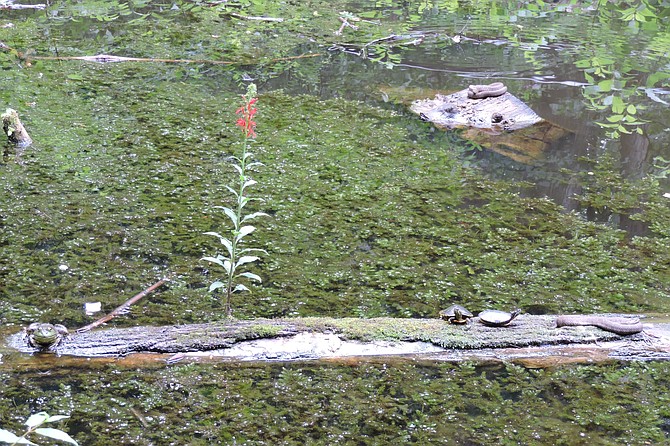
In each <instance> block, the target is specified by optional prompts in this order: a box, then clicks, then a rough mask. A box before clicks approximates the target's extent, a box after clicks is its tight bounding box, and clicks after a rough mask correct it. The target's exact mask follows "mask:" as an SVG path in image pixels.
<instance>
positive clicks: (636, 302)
mask: <svg viewBox="0 0 670 446" xmlns="http://www.w3.org/2000/svg"><path fill="white" fill-rule="evenodd" d="M109 69H110V70H114V71H117V73H118V76H120V77H123V73H125V72H126V70H133V69H132V67H130V66H129V65H126V66H117V67H111V68H109ZM89 74H90V75H91V79H90V80H89V81H88V82H90V83H92V84H93V83H94V82H95V79H96V72H95V71H94V70H93V71H91V72H90V73H89ZM105 76H109V74H106V75H105ZM96 88H97V89H98V94H97V96H93V97H87V98H85V99H82V98H79V97H78V96H77V95H70V94H69V93H68V91H70V90H69V89H67V88H66V89H65V91H64V92H58V91H46V88H45V89H43V91H41V92H40V94H43V96H42V99H41V100H42V101H44V102H47V101H48V102H49V105H50V106H51V105H52V106H54V107H55V103H56V102H57V101H63V102H64V104H63V105H59V107H63V106H65V107H67V108H68V109H69V110H72V109H75V108H78V107H79V108H81V107H84V108H85V109H89V110H91V111H90V113H91V114H90V116H94V117H95V118H94V119H92V120H91V119H90V118H86V120H85V121H84V120H83V119H84V117H83V116H84V115H81V114H79V115H77V116H76V117H75V116H73V115H72V116H69V117H68V115H65V117H64V119H71V120H72V121H73V122H74V123H79V124H78V125H75V126H74V128H73V127H72V125H70V126H68V127H66V128H63V125H62V124H61V122H62V121H61V120H59V121H58V122H55V121H52V122H51V123H50V124H49V127H48V129H47V128H45V127H42V126H35V127H34V128H33V129H31V131H32V134H33V138H34V139H35V140H36V141H37V142H36V144H35V145H34V147H32V148H30V149H29V150H28V151H26V152H25V153H24V154H22V155H18V154H17V155H15V156H11V157H9V158H6V160H5V163H4V164H3V165H2V166H1V168H2V169H1V171H0V175H2V184H3V187H4V193H3V194H2V196H1V198H0V200H2V204H1V207H2V209H3V219H2V224H3V231H2V235H1V236H0V237H2V245H3V248H4V249H3V250H2V253H1V254H0V255H1V256H2V258H3V262H2V266H1V267H0V271H1V274H2V276H3V278H4V285H3V286H2V289H1V292H2V294H3V303H2V305H3V307H2V317H3V318H4V321H5V322H24V323H25V322H27V321H28V320H27V318H26V317H25V316H22V315H21V312H20V311H19V309H20V308H21V305H23V304H22V303H21V302H22V301H23V300H24V299H25V296H28V295H29V296H31V304H32V305H35V306H37V307H39V308H41V309H42V311H44V314H43V318H44V319H45V320H53V321H65V322H66V323H68V324H69V325H71V326H77V325H84V323H85V322H86V321H84V320H83V319H82V316H81V315H80V312H79V309H80V308H81V306H82V305H83V302H85V301H91V300H94V299H95V300H103V301H104V302H108V304H106V305H108V307H106V308H112V307H113V306H116V305H119V304H120V303H121V302H122V301H123V300H125V299H127V298H128V297H129V296H130V295H132V294H134V293H135V292H137V291H139V290H141V289H143V288H144V287H145V286H146V284H147V283H153V281H155V278H156V277H157V276H164V275H170V274H172V275H176V279H175V281H174V282H173V284H172V285H171V287H170V289H169V290H166V291H163V292H161V293H160V294H159V295H156V296H152V298H151V299H149V300H147V301H146V302H145V303H144V304H143V305H144V310H142V311H138V313H137V314H135V315H133V318H132V321H128V322H127V323H130V324H133V325H136V324H142V323H151V322H153V323H155V322H157V321H164V322H166V323H174V322H192V321H199V320H203V319H204V320H212V319H213V318H216V317H217V316H216V315H213V314H212V311H211V308H212V306H214V308H215V312H217V313H221V310H218V309H217V308H218V307H217V304H216V302H214V301H213V300H212V298H211V297H210V296H208V295H207V293H206V286H207V284H208V283H210V282H211V278H210V277H209V274H208V271H207V270H205V269H203V268H202V265H200V264H198V261H197V259H199V258H200V257H201V256H202V255H203V253H205V252H207V251H208V250H209V247H210V245H211V240H208V239H207V237H206V236H202V233H204V232H207V231H211V230H216V229H217V228H218V227H219V225H220V224H221V222H220V221H215V220H216V219H218V218H219V217H220V216H219V215H217V214H214V213H212V214H210V213H208V212H207V211H206V210H207V209H210V208H212V206H216V205H221V204H224V203H221V202H220V197H222V196H224V195H225V190H224V188H225V184H226V182H225V181H224V179H223V178H224V175H223V172H224V171H225V172H228V171H229V170H230V169H229V167H230V166H228V165H226V163H227V161H226V158H227V157H228V156H229V155H230V154H232V152H233V147H235V144H238V142H237V140H236V138H235V135H234V133H233V132H234V130H233V129H232V128H230V127H232V126H231V123H232V120H233V116H227V115H225V113H224V112H223V111H222V110H230V109H233V108H234V105H233V104H234V103H235V101H236V97H235V95H231V97H229V96H228V93H224V92H222V91H219V90H214V89H213V90H209V91H204V92H203V91H201V89H200V87H197V88H195V87H193V88H192V87H191V86H189V85H188V84H182V83H179V82H177V83H174V82H168V81H165V82H158V83H155V84H153V85H151V86H149V85H147V86H146V88H142V89H138V88H137V87H136V86H134V85H132V84H120V85H116V86H115V88H116V89H121V91H115V94H121V95H124V96H127V97H128V98H129V99H128V100H127V101H124V102H113V103H110V102H109V101H108V96H107V95H106V94H103V93H104V91H111V90H109V87H96ZM124 90H125V91H124ZM177 91H179V93H180V94H177ZM212 95H214V96H218V97H217V101H216V106H213V105H214V104H212V103H211V101H210V100H209V99H208V98H210V97H211V96H212ZM181 98H188V101H185V100H184V99H181ZM262 100H263V102H264V105H265V106H266V108H265V109H264V110H263V114H262V115H259V116H258V122H259V129H265V132H264V133H263V132H261V133H260V134H259V138H258V144H257V148H256V149H255V150H256V151H257V152H258V156H259V158H261V159H263V160H264V161H265V164H266V166H267V168H265V169H263V171H262V172H259V178H258V181H259V187H258V189H257V190H258V192H259V194H260V195H262V196H263V197H264V198H265V200H266V203H265V204H266V205H267V207H264V210H266V211H269V213H270V214H272V218H270V219H267V221H266V222H263V223H262V225H261V226H262V227H263V228H262V229H263V230H262V231H260V235H259V238H258V239H257V240H256V242H255V243H257V245H258V246H262V247H265V248H266V249H267V250H268V251H269V252H270V254H271V255H270V256H269V257H268V259H267V260H266V261H265V262H264V263H261V264H260V265H259V271H260V272H259V274H260V275H261V277H263V279H264V282H265V283H264V286H263V287H259V288H257V289H255V290H254V294H253V299H251V300H248V299H245V302H237V303H236V304H235V306H236V308H238V309H239V310H238V311H239V312H238V313H237V316H239V317H250V316H266V317H267V316H269V317H272V316H285V315H329V316H351V315H358V316H383V315H400V316H429V315H430V316H433V315H435V314H437V311H438V310H439V309H440V308H443V307H445V306H446V305H447V304H448V303H450V302H452V301H454V300H467V301H468V302H470V305H471V306H472V307H473V308H483V307H486V306H490V305H497V306H502V307H509V306H520V307H522V308H525V309H526V310H527V311H528V310H530V311H538V312H558V311H588V312H593V311H664V310H665V309H667V308H668V305H670V304H668V302H670V300H669V299H667V297H668V289H667V283H669V281H668V277H667V275H668V270H670V268H665V267H664V266H667V265H668V258H667V250H665V247H666V246H667V243H668V242H667V237H666V236H665V235H664V233H660V234H658V235H657V234H652V235H650V236H649V237H638V238H636V239H635V240H634V241H633V242H632V243H627V242H626V239H625V234H624V233H623V232H622V231H618V230H616V229H612V228H608V227H605V226H602V225H600V224H596V223H590V222H585V221H583V220H582V219H581V218H580V217H579V216H577V215H573V214H566V213H564V212H562V210H561V208H560V207H559V206H558V205H556V204H554V203H552V202H551V201H549V200H546V199H536V198H522V197H520V196H519V195H518V193H517V192H518V187H517V186H516V185H513V184H509V183H506V182H504V181H492V180H488V179H486V178H484V177H482V176H481V175H480V174H478V173H477V172H476V171H475V170H473V169H471V168H465V167H462V166H461V165H459V163H458V158H457V156H456V154H457V153H458V149H457V146H455V144H456V142H455V141H454V140H453V138H452V137H451V136H450V135H447V134H444V133H433V130H432V129H431V128H430V127H429V126H427V125H425V124H424V123H421V122H417V120H415V119H413V118H412V117H410V116H409V115H406V114H405V113H404V111H393V110H385V109H380V108H378V107H375V106H370V105H366V104H363V103H359V102H351V101H345V100H331V101H317V100H315V99H314V98H313V97H308V96H303V97H288V96H285V95H283V94H281V93H279V92H275V93H266V94H265V95H264V96H263V98H262ZM168 101H169V103H171V104H172V106H171V107H170V108H169V109H167V110H165V112H164V113H162V114H160V115H159V114H156V113H155V112H154V110H156V108H157V107H161V104H167V103H168ZM175 102H178V103H179V105H178V106H175V105H174V103H175ZM46 109H48V106H45V107H44V109H41V110H37V111H36V112H35V113H36V115H37V116H34V117H33V118H32V119H33V120H37V119H41V120H44V119H45V118H47V115H44V111H45V110H46ZM115 116H123V117H124V119H115V118H114V117H115ZM226 123H228V126H226ZM47 130H49V131H47ZM70 130H72V131H73V132H74V133H72V132H71V131H70ZM75 135H76V137H74V138H73V136H75ZM417 135H422V136H421V138H419V139H417ZM428 135H432V136H430V138H427V137H426V136H428ZM82 142H87V143H84V144H82ZM94 143H95V145H93V144H94ZM119 165H121V166H122V167H123V168H122V169H119V168H118V166H119ZM651 186H653V184H652V185H651ZM657 187H658V186H657V185H656V189H655V190H654V189H653V187H650V188H649V189H648V190H649V194H648V196H649V197H655V196H658V195H660V194H658V189H657ZM650 200H651V198H650ZM654 200H656V199H654ZM666 213H667V203H666V204H663V203H661V202H658V201H650V205H649V207H648V210H645V213H644V214H643V216H644V218H646V219H648V220H649V221H651V222H652V225H653V224H654V223H653V222H654V221H656V220H655V218H660V217H663V216H664V215H666ZM659 227H663V224H662V223H660V222H659ZM10 259H11V260H10ZM60 265H66V266H67V267H68V269H67V270H66V271H61V269H60V268H59V267H60ZM185 301H188V303H189V304H188V306H185V305H183V302H185ZM30 317H31V318H34V315H31V316H30Z"/></svg>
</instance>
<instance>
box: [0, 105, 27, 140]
mask: <svg viewBox="0 0 670 446" xmlns="http://www.w3.org/2000/svg"><path fill="white" fill-rule="evenodd" d="M2 129H3V130H4V132H5V134H6V135H7V138H9V141H10V142H12V143H14V144H16V145H17V146H19V147H28V146H29V145H31V144H32V143H33V140H32V138H31V137H30V135H28V132H27V131H26V129H25V127H24V126H23V124H22V123H21V119H19V114H18V113H17V112H16V110H14V109H11V108H8V109H7V110H6V111H5V112H4V113H3V114H2Z"/></svg>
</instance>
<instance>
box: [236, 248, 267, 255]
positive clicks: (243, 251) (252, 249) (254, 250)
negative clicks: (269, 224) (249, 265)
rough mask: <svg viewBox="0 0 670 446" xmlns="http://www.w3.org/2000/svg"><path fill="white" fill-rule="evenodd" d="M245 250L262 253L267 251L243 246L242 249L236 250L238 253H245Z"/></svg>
mask: <svg viewBox="0 0 670 446" xmlns="http://www.w3.org/2000/svg"><path fill="white" fill-rule="evenodd" d="M247 252H262V253H263V254H267V253H268V252H267V251H266V250H264V249H260V248H244V249H239V250H238V251H237V253H238V254H245V253H247Z"/></svg>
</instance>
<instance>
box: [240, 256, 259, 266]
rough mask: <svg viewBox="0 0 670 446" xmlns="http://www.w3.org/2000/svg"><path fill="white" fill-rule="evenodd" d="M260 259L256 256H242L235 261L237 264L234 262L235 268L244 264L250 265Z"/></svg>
mask: <svg viewBox="0 0 670 446" xmlns="http://www.w3.org/2000/svg"><path fill="white" fill-rule="evenodd" d="M258 259H260V257H256V256H242V257H240V258H239V259H237V262H235V268H237V267H238V266H240V265H244V264H245V263H251V262H255V261H256V260H258Z"/></svg>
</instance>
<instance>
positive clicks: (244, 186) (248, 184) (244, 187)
mask: <svg viewBox="0 0 670 446" xmlns="http://www.w3.org/2000/svg"><path fill="white" fill-rule="evenodd" d="M254 184H258V181H256V180H247V181H245V182H244V184H243V185H242V190H244V189H246V188H247V187H248V186H253V185H254Z"/></svg>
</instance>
